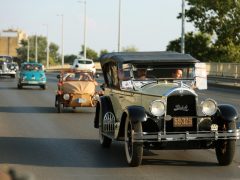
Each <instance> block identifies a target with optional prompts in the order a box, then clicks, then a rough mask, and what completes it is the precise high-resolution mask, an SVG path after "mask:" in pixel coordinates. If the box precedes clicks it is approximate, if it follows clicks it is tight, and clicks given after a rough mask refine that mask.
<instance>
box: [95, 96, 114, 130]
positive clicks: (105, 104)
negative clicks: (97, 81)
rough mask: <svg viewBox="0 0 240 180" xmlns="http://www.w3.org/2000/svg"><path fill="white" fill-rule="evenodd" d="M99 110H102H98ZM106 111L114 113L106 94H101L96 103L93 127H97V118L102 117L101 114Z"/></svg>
mask: <svg viewBox="0 0 240 180" xmlns="http://www.w3.org/2000/svg"><path fill="white" fill-rule="evenodd" d="M100 110H101V111H102V112H100ZM108 112H111V113H113V115H114V111H113V107H112V102H111V100H110V98H109V97H108V96H101V97H100V98H99V101H98V102H97V105H96V113H95V118H94V127H95V128H99V119H102V118H103V116H104V115H105V114H106V113H108ZM100 116H102V117H100ZM114 116H115V115H114Z"/></svg>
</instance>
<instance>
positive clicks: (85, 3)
mask: <svg viewBox="0 0 240 180" xmlns="http://www.w3.org/2000/svg"><path fill="white" fill-rule="evenodd" d="M78 2H79V3H83V4H84V20H83V21H84V32H83V36H84V37H83V46H84V47H83V56H84V59H86V58H87V45H86V36H87V2H86V0H84V1H78Z"/></svg>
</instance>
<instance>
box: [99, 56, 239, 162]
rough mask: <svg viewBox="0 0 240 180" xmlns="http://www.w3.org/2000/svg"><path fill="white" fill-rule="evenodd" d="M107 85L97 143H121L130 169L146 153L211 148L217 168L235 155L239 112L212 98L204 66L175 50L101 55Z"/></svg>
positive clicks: (100, 101) (140, 160)
mask: <svg viewBox="0 0 240 180" xmlns="http://www.w3.org/2000/svg"><path fill="white" fill-rule="evenodd" d="M100 62H101V67H102V71H103V76H104V80H105V84H104V85H103V86H102V88H103V90H104V96H101V97H100V99H99V101H98V103H97V106H96V115H95V119H94V127H95V128H98V129H99V137H100V143H101V145H102V146H103V147H110V145H111V143H112V140H117V141H123V142H124V144H125V145H124V146H125V154H126V160H127V162H128V164H129V165H130V166H139V165H140V164H141V162H142V157H143V148H147V149H215V151H216V156H217V160H218V162H219V165H222V166H225V165H229V164H230V163H231V162H232V160H233V157H234V152H235V146H236V140H237V139H239V130H238V129H237V128H236V121H237V119H238V112H237V110H236V109H235V108H234V107H233V106H232V105H228V104H217V102H216V101H215V100H213V99H211V98H206V99H203V100H202V101H201V102H199V99H200V98H199V96H198V94H197V92H196V91H198V90H197V89H206V88H207V81H206V78H207V74H206V66H204V65H205V64H203V63H200V62H199V61H198V60H196V59H195V58H193V57H192V56H190V55H188V54H180V53H176V52H132V53H127V52H126V53H122V52H120V53H109V54H105V55H103V56H101V57H100Z"/></svg>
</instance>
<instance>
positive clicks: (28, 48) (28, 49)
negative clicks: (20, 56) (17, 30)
mask: <svg viewBox="0 0 240 180" xmlns="http://www.w3.org/2000/svg"><path fill="white" fill-rule="evenodd" d="M27 42H28V47H27V62H29V51H30V41H29V37H28V39H27Z"/></svg>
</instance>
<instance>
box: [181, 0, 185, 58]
mask: <svg viewBox="0 0 240 180" xmlns="http://www.w3.org/2000/svg"><path fill="white" fill-rule="evenodd" d="M181 53H182V54H184V53H185V0H182V35H181Z"/></svg>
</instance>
